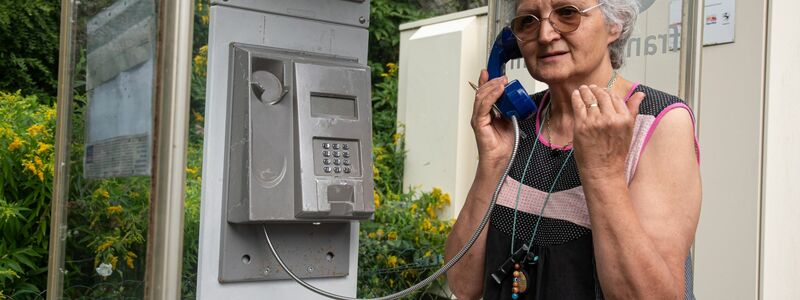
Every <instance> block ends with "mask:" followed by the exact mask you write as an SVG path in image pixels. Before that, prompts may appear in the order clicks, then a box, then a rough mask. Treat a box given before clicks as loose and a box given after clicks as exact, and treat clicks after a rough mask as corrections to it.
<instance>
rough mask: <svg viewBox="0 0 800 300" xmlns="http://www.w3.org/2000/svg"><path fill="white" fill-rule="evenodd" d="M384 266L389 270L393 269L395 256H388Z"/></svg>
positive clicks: (395, 260)
mask: <svg viewBox="0 0 800 300" xmlns="http://www.w3.org/2000/svg"><path fill="white" fill-rule="evenodd" d="M386 265H387V266H389V267H390V268H394V267H396V266H397V256H394V255H390V256H389V259H387V260H386Z"/></svg>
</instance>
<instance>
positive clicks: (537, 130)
mask: <svg viewBox="0 0 800 300" xmlns="http://www.w3.org/2000/svg"><path fill="white" fill-rule="evenodd" d="M638 87H639V83H638V82H637V83H635V84H633V87H631V90H630V91H628V95H627V96H625V102H628V100H629V99H630V98H631V96H632V95H633V92H634V91H636V88H638ZM548 96H550V91H546V92H545V93H544V96H542V101H541V102H540V103H539V109H538V110H536V122H535V123H534V130H536V132H534V134H538V133H539V123H540V122H541V121H540V117H539V116H540V115H541V114H540V113H541V111H542V109H544V103H545V100H549V99H548V98H547V97H548ZM539 142H541V143H542V144H544V145H545V146H547V147H549V148H550V149H561V150H571V149H572V144H570V145H567V146H566V147H554V146H553V145H551V144H550V143H549V142H547V140H545V138H544V137H543V136H541V135H539Z"/></svg>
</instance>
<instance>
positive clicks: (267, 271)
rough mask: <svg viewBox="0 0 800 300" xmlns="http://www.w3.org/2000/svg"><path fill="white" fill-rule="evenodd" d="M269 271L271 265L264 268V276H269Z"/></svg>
mask: <svg viewBox="0 0 800 300" xmlns="http://www.w3.org/2000/svg"><path fill="white" fill-rule="evenodd" d="M269 271H270V269H269V267H267V268H266V269H264V276H269Z"/></svg>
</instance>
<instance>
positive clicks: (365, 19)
mask: <svg viewBox="0 0 800 300" xmlns="http://www.w3.org/2000/svg"><path fill="white" fill-rule="evenodd" d="M358 22H359V23H361V24H364V23H366V22H367V18H364V16H361V17H358Z"/></svg>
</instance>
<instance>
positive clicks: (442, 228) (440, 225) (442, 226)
mask: <svg viewBox="0 0 800 300" xmlns="http://www.w3.org/2000/svg"><path fill="white" fill-rule="evenodd" d="M445 229H446V228H445V225H444V222H441V223H439V232H444V230H445Z"/></svg>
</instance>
